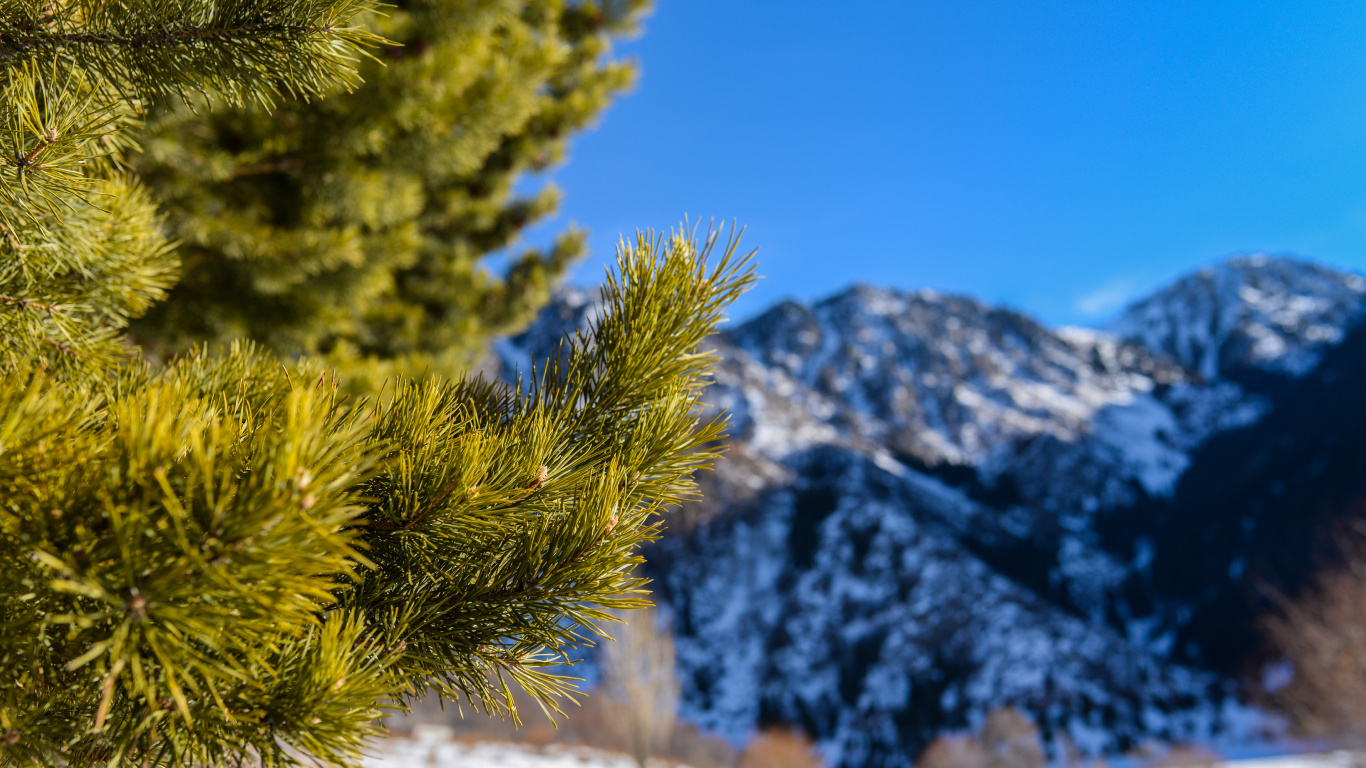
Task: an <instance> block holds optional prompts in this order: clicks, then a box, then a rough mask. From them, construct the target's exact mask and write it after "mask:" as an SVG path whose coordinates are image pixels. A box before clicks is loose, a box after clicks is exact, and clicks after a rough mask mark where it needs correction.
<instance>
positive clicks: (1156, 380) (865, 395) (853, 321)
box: [727, 286, 1184, 464]
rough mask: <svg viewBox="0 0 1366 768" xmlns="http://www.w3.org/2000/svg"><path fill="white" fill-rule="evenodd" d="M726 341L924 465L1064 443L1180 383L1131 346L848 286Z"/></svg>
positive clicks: (994, 312)
mask: <svg viewBox="0 0 1366 768" xmlns="http://www.w3.org/2000/svg"><path fill="white" fill-rule="evenodd" d="M727 337H728V339H729V340H730V341H731V343H733V344H734V345H735V346H736V347H738V348H740V349H742V350H744V351H745V352H747V353H748V354H749V355H750V356H751V357H752V358H753V359H755V360H756V361H759V362H761V363H763V364H765V365H767V366H769V367H772V368H775V369H780V370H783V371H785V372H786V373H787V375H789V376H791V377H792V378H793V379H794V380H797V381H800V382H802V383H804V384H806V385H807V387H809V388H810V389H811V390H812V391H814V392H818V393H820V394H822V395H825V396H827V397H830V398H833V399H836V400H838V401H840V402H841V404H842V405H844V406H846V407H847V408H849V409H851V410H852V411H855V412H857V413H859V414H860V415H862V416H865V417H867V426H866V427H865V428H864V429H861V430H860V431H862V432H866V434H865V436H866V437H868V438H870V439H876V440H879V441H880V442H884V443H885V444H886V445H887V446H888V447H889V448H890V449H892V450H895V451H898V452H901V453H905V454H909V455H911V456H914V457H916V458H917V459H919V460H920V461H923V462H926V463H929V464H936V463H941V462H947V463H951V464H976V463H978V462H980V461H981V460H983V459H984V458H985V457H986V456H987V455H988V454H989V453H990V452H991V451H992V450H993V449H995V448H997V447H999V446H1001V445H1002V444H1005V443H1009V442H1011V441H1013V440H1017V439H1019V438H1021V437H1031V436H1033V435H1037V434H1050V435H1053V436H1055V437H1058V438H1060V439H1063V440H1073V439H1076V438H1077V437H1078V436H1080V435H1081V434H1083V433H1084V432H1085V431H1086V430H1087V428H1088V427H1089V425H1090V423H1091V421H1092V417H1093V416H1094V414H1095V413H1096V412H1097V411H1098V410H1100V409H1102V408H1105V407H1108V406H1115V405H1119V406H1123V405H1127V404H1129V403H1131V402H1133V400H1134V397H1135V395H1136V394H1137V393H1142V392H1148V391H1151V390H1152V389H1153V387H1154V386H1157V385H1159V384H1168V383H1173V382H1177V381H1181V380H1183V379H1184V374H1183V372H1182V371H1181V370H1180V369H1179V368H1178V367H1176V366H1174V365H1171V364H1170V363H1167V362H1164V361H1162V360H1161V359H1159V358H1157V357H1155V356H1154V355H1152V354H1151V353H1149V352H1148V351H1147V350H1146V349H1143V348H1142V347H1139V346H1136V345H1132V344H1123V343H1119V342H1116V341H1114V340H1112V339H1105V338H1102V337H1101V336H1099V335H1096V334H1092V335H1091V336H1089V337H1086V338H1082V337H1080V336H1073V337H1069V336H1066V335H1060V334H1057V333H1054V332H1052V331H1050V330H1048V329H1046V328H1044V327H1042V326H1040V325H1039V324H1038V323H1036V322H1035V321H1033V320H1031V319H1029V318H1028V317H1025V316H1024V315H1021V314H1018V313H1016V312H1012V311H1010V310H1005V309H999V308H992V307H988V306H986V305H983V304H981V303H980V302H977V301H974V300H972V299H968V298H964V297H960V296H945V295H941V294H937V293H934V292H931V291H918V292H915V293H901V292H897V291H893V290H889V289H884V288H874V287H871V286H856V287H854V288H851V289H849V290H847V291H844V292H843V293H840V294H838V295H836V296H834V297H832V298H829V299H826V300H824V301H821V302H819V303H817V304H816V305H814V306H813V307H810V308H807V307H804V306H801V305H799V304H796V303H793V302H785V303H783V304H780V305H778V306H776V307H774V308H773V309H771V310H769V311H768V312H766V313H764V314H763V315H760V316H759V317H757V318H755V319H753V320H750V321H749V322H747V323H745V324H744V325H742V326H740V327H739V328H737V329H735V330H734V331H730V332H729V333H727Z"/></svg>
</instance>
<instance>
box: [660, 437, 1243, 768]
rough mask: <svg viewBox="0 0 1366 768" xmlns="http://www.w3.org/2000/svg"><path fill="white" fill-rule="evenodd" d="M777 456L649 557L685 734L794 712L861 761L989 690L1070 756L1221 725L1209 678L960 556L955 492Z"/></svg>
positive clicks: (822, 453) (967, 708)
mask: <svg viewBox="0 0 1366 768" xmlns="http://www.w3.org/2000/svg"><path fill="white" fill-rule="evenodd" d="M883 463H884V464H886V463H887V462H886V460H885V459H884V461H883ZM790 467H791V469H792V470H793V472H794V474H795V475H796V476H797V477H798V478H799V479H798V480H797V481H796V482H795V483H794V484H793V485H791V486H789V487H784V488H776V489H772V490H770V491H768V492H766V493H764V494H762V497H761V498H760V499H759V500H758V501H757V503H755V504H754V505H753V507H752V509H751V510H750V511H749V512H747V513H745V514H741V515H736V516H733V517H728V518H721V519H718V520H716V521H713V522H712V523H711V524H709V525H706V526H703V527H702V528H701V529H699V530H698V531H697V532H696V533H695V534H694V535H692V536H688V537H674V538H670V539H667V540H666V541H664V542H663V543H661V544H660V545H657V549H656V551H654V552H652V553H651V564H652V572H653V573H655V574H656V576H657V578H658V579H659V594H660V596H661V598H663V600H664V601H665V602H667V604H668V605H669V606H670V607H671V608H672V610H673V613H674V617H675V627H676V631H677V633H678V640H677V642H678V652H679V661H680V665H681V667H682V669H683V670H684V672H685V675H684V690H685V696H684V700H685V703H686V707H685V710H684V712H685V715H687V716H688V717H690V718H692V719H694V720H696V721H698V722H699V723H701V724H702V725H703V726H704V727H707V728H710V729H713V730H717V731H720V732H722V733H724V734H726V735H728V736H730V737H732V738H734V739H736V740H739V739H742V738H743V737H744V736H745V735H746V734H747V733H749V732H751V731H752V729H754V728H755V727H757V726H759V725H762V724H765V723H772V722H785V723H796V724H799V725H801V726H802V727H803V728H804V729H806V730H807V731H808V732H810V733H812V734H813V735H815V736H817V737H818V739H819V741H820V744H821V747H822V749H823V751H824V752H825V754H826V756H827V758H828V759H829V760H830V761H831V764H832V765H844V766H863V767H867V768H876V767H880V766H895V765H905V764H906V763H907V762H908V760H909V758H910V757H912V756H914V754H915V753H916V752H917V751H918V750H919V749H920V747H921V746H923V745H924V744H925V742H926V741H928V739H929V738H931V737H932V736H933V735H934V734H935V733H937V732H938V731H940V730H942V729H945V728H962V727H964V726H966V725H967V724H969V723H970V722H972V721H974V720H975V719H979V718H980V717H981V716H982V715H983V714H984V713H985V711H986V710H988V709H990V708H992V707H994V706H999V705H1000V704H1002V703H1006V702H1010V703H1013V704H1015V705H1017V706H1021V707H1024V708H1026V709H1028V710H1029V711H1031V713H1033V714H1034V715H1035V716H1036V717H1037V718H1039V719H1040V721H1041V723H1042V725H1043V726H1044V727H1045V728H1046V729H1047V731H1048V732H1049V733H1050V734H1052V735H1054V736H1057V735H1058V734H1060V733H1067V734H1068V735H1069V736H1070V737H1071V739H1072V740H1073V742H1074V743H1077V744H1079V745H1081V746H1082V747H1083V748H1085V749H1087V750H1088V751H1101V750H1115V749H1117V748H1123V747H1126V746H1129V745H1132V744H1134V743H1137V742H1138V741H1139V740H1141V739H1143V738H1177V739H1192V738H1207V737H1209V736H1211V735H1212V733H1213V732H1215V731H1216V730H1218V729H1220V728H1224V727H1227V725H1228V723H1229V722H1230V721H1229V720H1228V719H1227V718H1226V717H1224V709H1223V707H1224V706H1225V702H1223V701H1222V695H1221V693H1220V691H1219V689H1218V687H1217V681H1216V680H1215V679H1214V678H1213V677H1212V676H1208V675H1202V674H1201V673H1197V672H1193V671H1191V670H1189V669H1183V668H1180V667H1174V666H1171V665H1168V664H1166V663H1165V662H1164V661H1163V660H1162V659H1161V658H1160V657H1159V656H1158V655H1156V654H1154V653H1153V652H1152V651H1151V650H1149V649H1147V648H1145V647H1143V646H1142V645H1141V644H1136V643H1134V642H1132V641H1131V640H1129V639H1128V638H1125V637H1123V636H1122V635H1121V634H1119V633H1117V632H1115V631H1114V630H1111V629H1108V628H1106V627H1104V626H1103V625H1098V624H1095V623H1092V622H1088V621H1086V620H1085V619H1083V618H1081V617H1078V616H1076V615H1073V614H1070V613H1068V612H1067V611H1065V610H1063V609H1061V608H1060V607H1059V606H1057V605H1056V604H1052V603H1050V602H1049V601H1048V600H1046V599H1044V598H1042V597H1040V596H1039V595H1037V594H1035V593H1033V592H1031V591H1030V590H1028V589H1026V588H1024V587H1022V586H1021V585H1019V584H1017V583H1015V582H1014V581H1012V580H1011V579H1009V578H1006V577H1004V576H1002V575H1001V574H1000V573H999V572H997V571H995V570H994V569H993V568H991V567H990V566H988V565H987V564H986V563H985V562H983V561H982V560H980V559H979V558H978V557H976V556H975V555H974V554H973V553H972V552H971V551H970V550H969V549H967V548H966V547H965V546H964V545H963V543H962V542H961V541H960V540H959V539H958V537H957V536H956V534H955V532H954V531H953V530H951V528H950V527H949V526H947V525H946V524H944V522H943V520H944V518H945V517H948V516H951V515H952V512H951V511H946V510H945V509H943V507H944V506H945V505H960V506H974V505H973V502H971V501H970V500H968V499H966V498H965V497H963V496H962V495H961V494H960V493H958V492H956V491H955V490H953V489H951V488H947V487H945V486H942V485H939V486H938V487H933V486H934V485H935V481H933V480H930V479H928V478H925V477H924V476H923V475H918V473H914V472H913V471H910V470H905V469H901V470H899V471H889V470H895V469H896V468H895V466H892V465H889V466H888V468H887V469H884V468H883V467H881V466H879V465H878V463H877V462H874V461H870V460H867V459H864V458H862V457H859V456H857V455H855V454H853V453H851V452H849V451H846V450H842V449H839V448H834V447H820V448H814V449H811V450H809V451H806V452H804V453H803V454H802V455H800V456H794V457H793V458H792V461H791V463H790ZM898 475H902V476H901V477H898ZM912 478H913V479H912ZM1192 702H1197V704H1196V705H1195V706H1192Z"/></svg>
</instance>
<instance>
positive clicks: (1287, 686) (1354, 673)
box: [1261, 544, 1366, 747]
mask: <svg viewBox="0 0 1366 768" xmlns="http://www.w3.org/2000/svg"><path fill="white" fill-rule="evenodd" d="M1344 560H1345V564H1343V565H1341V566H1338V567H1336V568H1331V569H1328V570H1326V571H1324V572H1322V573H1320V574H1319V576H1318V577H1317V578H1315V579H1314V581H1313V582H1312V584H1311V585H1310V587H1309V588H1308V589H1306V590H1305V591H1304V592H1303V593H1302V594H1301V595H1299V596H1298V597H1297V598H1296V599H1293V600H1290V599H1285V598H1282V599H1280V601H1279V602H1280V606H1279V610H1278V611H1276V612H1274V613H1272V614H1270V615H1267V616H1265V617H1263V619H1262V622H1261V626H1262V629H1263V631H1264V632H1265V635H1266V638H1267V639H1268V641H1269V642H1270V644H1271V645H1272V647H1273V648H1274V650H1275V651H1276V652H1278V653H1279V654H1280V655H1281V656H1282V658H1283V659H1284V660H1285V661H1287V662H1289V664H1290V667H1289V669H1291V670H1293V674H1292V675H1291V676H1290V679H1289V680H1288V682H1286V681H1283V685H1282V686H1280V687H1277V688H1276V689H1275V690H1270V691H1263V692H1262V698H1263V699H1264V701H1265V703H1267V704H1270V705H1271V706H1272V707H1274V708H1276V709H1278V710H1280V711H1281V712H1283V713H1284V714H1286V715H1287V716H1289V718H1290V720H1291V722H1292V723H1293V724H1294V726H1295V728H1296V730H1298V731H1299V733H1300V734H1301V735H1304V736H1308V737H1319V738H1329V739H1332V740H1335V741H1338V742H1340V743H1343V744H1344V745H1346V746H1353V747H1360V746H1363V745H1366V546H1363V545H1360V544H1358V545H1357V546H1356V547H1355V548H1354V549H1353V550H1351V551H1350V552H1349V553H1347V556H1346V557H1345V558H1344Z"/></svg>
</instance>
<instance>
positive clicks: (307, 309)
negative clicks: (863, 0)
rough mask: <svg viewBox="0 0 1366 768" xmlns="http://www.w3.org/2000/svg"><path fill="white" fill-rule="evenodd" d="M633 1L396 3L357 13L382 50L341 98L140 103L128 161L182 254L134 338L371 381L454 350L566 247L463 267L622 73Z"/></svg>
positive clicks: (528, 308)
mask: <svg viewBox="0 0 1366 768" xmlns="http://www.w3.org/2000/svg"><path fill="white" fill-rule="evenodd" d="M647 4H648V0H401V1H400V2H397V3H395V4H394V6H392V7H389V6H386V7H384V8H381V9H380V10H378V11H375V12H372V13H368V14H366V15H365V17H363V19H362V20H361V22H362V25H363V26H364V27H365V28H366V29H368V30H369V31H372V32H374V33H376V34H379V35H382V36H383V37H385V38H387V39H389V40H392V41H394V42H396V43H398V45H393V46H390V47H386V48H383V49H381V50H378V51H376V52H375V53H376V58H374V59H372V60H366V61H363V62H361V65H360V75H361V77H362V78H363V81H364V82H363V84H362V85H361V86H360V87H358V88H357V89H356V90H355V91H354V92H351V93H337V94H334V95H331V96H329V97H328V98H325V99H310V100H291V101H286V102H284V103H282V104H278V105H275V106H274V108H272V109H268V108H264V107H261V106H257V105H248V106H243V107H239V108H233V109H213V110H206V109H203V108H202V105H200V104H192V105H176V106H173V107H170V108H163V109H160V110H158V111H156V112H155V113H154V114H153V115H152V116H151V118H150V119H149V121H148V126H147V129H146V131H145V135H144V138H143V139H142V142H141V143H142V152H141V154H140V155H137V156H135V164H136V167H137V170H138V171H139V173H140V174H141V176H142V177H143V179H145V180H146V182H147V183H148V184H149V185H150V187H151V188H152V189H153V190H154V191H155V192H156V194H157V195H158V197H159V198H160V199H161V201H162V204H163V206H164V208H165V210H166V213H167V216H168V225H169V230H170V233H171V235H172V236H173V237H174V238H175V239H176V240H178V241H179V243H180V255H181V258H182V260H183V261H184V264H185V267H186V268H185V270H184V276H183V278H182V279H181V281H180V283H179V284H178V285H176V286H175V288H174V289H173V290H172V291H171V292H170V296H169V298H168V300H167V301H165V302H163V303H161V304H160V305H158V306H157V307H155V308H153V309H152V310H151V311H150V312H149V313H148V314H147V315H146V316H145V317H144V318H142V319H140V320H139V321H137V322H136V323H135V325H134V327H133V332H134V337H135V339H136V340H138V341H139V342H141V343H142V344H143V345H144V346H146V347H148V348H150V349H151V350H152V351H153V352H155V353H160V354H162V355H167V354H170V353H174V352H178V351H183V350H184V349H186V348H187V346H189V345H192V344H194V343H196V342H199V341H205V340H209V341H221V340H230V339H238V338H247V339H252V340H255V341H257V342H260V343H263V344H265V345H267V346H269V347H271V348H273V349H275V350H277V351H279V352H281V353H284V354H286V355H299V354H309V355H314V356H318V355H325V356H327V357H328V359H329V362H331V363H333V364H337V365H340V366H341V367H342V368H343V370H344V371H347V372H349V373H350V374H351V375H354V376H358V377H360V378H362V379H365V378H367V377H368V378H369V380H371V381H372V382H374V383H378V382H379V381H380V380H382V379H383V378H385V377H387V376H388V375H389V374H390V373H392V372H395V371H405V370H406V371H412V372H421V371H423V370H438V371H445V372H456V371H458V370H461V369H464V368H466V367H467V366H469V365H470V364H472V363H476V362H477V361H478V360H479V358H480V356H481V355H482V354H483V353H484V352H485V350H486V349H487V345H488V342H489V341H490V339H491V338H493V337H495V336H499V335H504V334H508V333H511V332H515V331H516V330H518V329H519V328H520V327H521V326H522V325H523V324H524V323H526V322H528V321H529V320H530V318H531V317H532V315H533V314H534V312H535V311H536V309H538V308H539V307H540V306H541V305H542V304H543V303H544V302H545V301H546V300H547V299H548V297H549V292H550V290H551V288H552V286H553V284H554V282H555V281H556V279H557V278H559V277H560V276H561V275H563V274H564V272H565V270H566V268H567V267H568V266H569V265H570V263H571V262H572V261H573V259H574V258H575V257H577V256H578V255H579V254H581V253H582V252H583V247H584V246H583V237H582V235H581V233H579V232H576V231H573V230H569V231H566V232H563V233H561V234H560V235H559V237H558V238H557V239H556V240H555V242H554V244H553V245H552V246H551V247H550V248H549V249H548V250H545V251H541V250H536V249H525V250H522V251H520V252H517V253H510V252H509V253H508V256H509V258H508V265H509V266H508V269H507V270H506V274H504V275H502V276H501V277H499V276H493V275H491V274H490V273H489V272H488V271H487V270H486V269H485V264H486V259H487V257H488V256H490V255H491V254H495V253H503V252H508V251H509V249H512V248H515V246H516V241H517V235H518V233H519V232H520V231H521V230H523V229H524V228H526V227H527V226H529V225H531V224H534V223H535V222H536V221H538V220H539V219H542V218H543V217H545V216H546V215H547V214H549V213H550V212H552V211H553V210H554V209H555V207H556V205H557V202H558V200H559V193H558V191H557V190H556V189H554V188H553V187H549V186H547V187H545V188H544V189H542V190H541V191H539V192H537V193H535V194H530V195H523V194H521V191H520V190H519V188H518V181H519V180H521V179H524V178H525V177H526V174H528V173H531V172H535V171H539V170H542V169H545V168H547V167H549V166H550V165H552V164H554V163H556V162H559V161H561V160H563V159H564V156H565V150H566V145H567V142H568V140H569V137H570V136H572V135H573V134H575V133H576V132H578V131H580V130H582V129H583V128H584V127H585V126H587V125H588V124H589V123H590V122H591V121H592V120H593V119H594V118H595V117H596V116H597V115H599V114H600V113H601V112H602V110H603V109H604V108H605V107H606V106H607V105H608V104H609V103H610V102H611V100H612V99H613V98H614V97H615V96H617V95H618V94H620V93H621V92H622V91H624V90H625V89H627V88H628V87H630V85H631V84H632V82H633V80H634V76H635V69H634V67H633V66H632V65H630V64H629V63H624V62H620V61H613V60H611V59H610V58H609V53H610V46H611V41H612V40H613V39H614V38H617V37H620V36H622V35H627V34H631V33H634V32H636V31H637V29H638V22H639V20H640V18H641V16H642V14H643V13H644V12H645V10H646V6H647Z"/></svg>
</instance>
